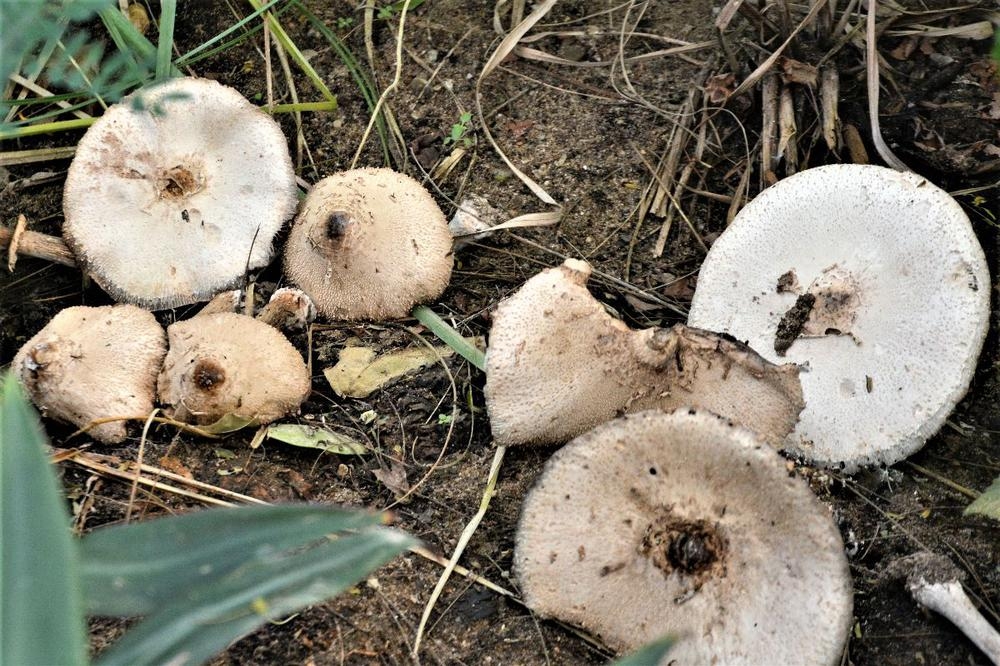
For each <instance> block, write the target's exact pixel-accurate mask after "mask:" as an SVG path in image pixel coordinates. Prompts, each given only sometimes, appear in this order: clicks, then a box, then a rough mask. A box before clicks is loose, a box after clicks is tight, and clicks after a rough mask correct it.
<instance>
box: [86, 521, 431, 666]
mask: <svg viewBox="0 0 1000 666" xmlns="http://www.w3.org/2000/svg"><path fill="white" fill-rule="evenodd" d="M414 543H415V541H414V539H412V538H411V537H409V536H407V535H405V534H403V533H401V532H397V531H394V530H389V529H384V528H372V529H368V530H365V531H362V532H360V533H358V534H351V535H347V536H341V537H338V538H336V539H333V540H331V541H326V542H324V543H323V544H321V545H318V546H316V547H314V548H310V549H308V550H305V551H297V552H295V553H293V554H288V553H282V554H280V555H276V556H274V557H273V558H270V559H268V560H266V561H258V562H254V563H252V564H250V565H248V566H246V567H243V568H240V569H238V570H236V571H234V572H232V573H231V574H230V575H229V576H227V577H226V578H224V579H222V580H219V581H216V582H214V583H211V584H207V585H201V586H197V587H195V588H194V589H192V590H191V591H190V593H189V594H186V595H184V596H183V597H182V598H178V599H177V600H175V601H174V602H171V603H170V604H168V605H166V606H164V607H162V608H161V609H160V610H159V611H157V612H155V613H153V614H152V615H150V616H149V617H147V618H146V620H145V621H143V622H142V623H141V624H139V625H138V626H137V627H135V628H134V629H132V630H130V631H128V632H127V633H126V634H125V636H124V637H123V638H122V639H121V640H120V641H119V642H118V643H116V644H115V645H113V646H112V647H111V648H110V649H109V650H108V651H107V652H106V653H105V654H103V655H101V658H100V659H99V660H98V662H97V664H98V666H137V665H140V664H168V663H169V664H197V663H200V662H202V661H205V660H207V659H208V658H209V657H210V656H212V655H213V654H215V653H216V652H218V651H220V650H222V649H223V648H225V647H226V646H227V645H229V644H230V643H231V642H232V641H233V640H235V639H237V638H240V637H241V636H244V635H246V634H247V633H249V632H251V631H253V630H254V629H255V628H257V627H259V626H261V625H263V624H264V623H266V622H268V621H272V620H278V619H280V618H281V617H283V616H285V615H287V614H289V613H292V612H294V611H296V610H298V609H301V608H304V607H306V606H309V605H311V604H314V603H318V602H320V601H323V600H325V599H329V598H330V597H333V596H335V595H336V594H338V593H340V592H342V591H343V590H345V589H346V588H347V587H348V586H350V585H353V584H354V583H355V582H357V581H358V580H360V579H361V578H363V577H364V576H366V575H367V574H368V573H369V572H371V571H372V570H374V569H376V568H377V567H379V566H381V565H382V564H384V563H385V562H387V561H388V560H389V559H391V558H393V557H395V556H396V555H398V554H399V553H401V552H402V551H403V550H404V549H405V548H407V547H408V546H411V545H413V544H414Z"/></svg>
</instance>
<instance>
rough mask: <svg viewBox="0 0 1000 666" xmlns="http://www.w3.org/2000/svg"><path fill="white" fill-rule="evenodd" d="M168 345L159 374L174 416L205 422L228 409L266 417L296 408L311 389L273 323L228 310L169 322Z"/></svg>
mask: <svg viewBox="0 0 1000 666" xmlns="http://www.w3.org/2000/svg"><path fill="white" fill-rule="evenodd" d="M167 337H168V339H169V342H170V351H169V352H168V353H167V357H166V359H165V360H164V362H163V369H162V371H161V372H160V375H159V378H158V379H157V389H158V392H159V395H160V402H162V403H163V404H165V405H169V407H170V409H169V412H171V413H172V414H173V416H174V417H175V418H177V419H180V420H184V421H188V422H191V423H198V424H207V423H212V422H214V421H217V420H218V419H220V418H222V417H223V416H225V415H227V414H233V415H235V416H240V417H243V418H248V419H255V420H256V421H257V422H258V423H261V424H264V423H270V422H271V421H274V420H276V419H279V418H281V417H283V416H287V415H288V414H292V413H294V412H296V411H297V410H298V408H299V406H300V405H301V404H302V402H303V401H304V400H305V399H306V397H308V395H309V391H310V378H309V371H308V370H307V369H306V365H305V363H303V361H302V357H301V356H300V355H299V352H298V351H297V350H296V349H295V347H293V346H292V344H291V343H290V342H289V341H288V339H287V338H285V336H284V335H282V334H281V333H280V332H278V331H277V330H275V329H274V328H273V327H272V326H268V325H267V324H265V323H262V322H260V321H257V320H256V319H252V318H251V317H247V316H245V315H240V314H235V313H231V312H219V313H216V314H208V315H198V316H196V317H192V318H191V319H188V320H186V321H179V322H177V323H174V324H171V325H170V326H168V327H167Z"/></svg>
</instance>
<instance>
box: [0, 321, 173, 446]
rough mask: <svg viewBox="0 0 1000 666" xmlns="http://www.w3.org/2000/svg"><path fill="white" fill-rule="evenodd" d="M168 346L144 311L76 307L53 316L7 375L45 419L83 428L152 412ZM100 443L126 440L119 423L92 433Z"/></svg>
mask: <svg viewBox="0 0 1000 666" xmlns="http://www.w3.org/2000/svg"><path fill="white" fill-rule="evenodd" d="M166 351H167V349H166V339H165V337H164V334H163V328H162V327H161V326H160V324H159V323H158V322H157V321H156V318H155V317H154V316H153V315H152V314H151V313H150V312H147V311H146V310H142V309H140V308H137V307H135V306H132V305H115V306H110V305H106V306H102V307H85V306H77V307H71V308H66V309H65V310H63V311H61V312H59V313H58V314H57V315H56V316H55V317H53V318H52V320H51V321H50V322H49V323H48V324H46V326H45V327H44V328H43V329H42V330H41V331H39V332H38V333H37V334H36V335H35V336H34V337H32V338H31V339H30V340H28V341H27V342H26V343H25V344H24V346H23V347H22V348H21V350H20V351H19V352H18V353H17V355H16V356H15V357H14V361H13V363H12V364H11V367H12V369H13V371H14V373H15V374H16V375H17V377H18V379H19V380H20V382H21V384H22V385H23V386H24V387H25V389H26V391H27V393H28V395H29V396H31V399H32V401H33V402H34V403H35V404H36V405H37V406H38V408H39V410H40V411H41V412H42V414H43V415H44V416H48V417H50V418H53V419H56V420H58V421H66V422H69V423H72V424H73V425H76V426H78V427H81V428H82V427H85V426H87V425H88V424H90V423H91V422H92V421H95V420H97V419H100V418H104V417H135V416H141V415H144V414H148V413H149V412H150V411H152V409H153V399H154V395H155V387H156V375H157V372H159V370H160V365H161V364H162V361H163V357H164V354H166ZM90 435H91V436H92V437H93V438H94V439H96V440H98V441H101V442H105V443H109V444H117V443H119V442H121V441H123V440H124V439H125V437H126V430H125V423H124V421H114V422H110V423H101V424H99V425H96V426H94V427H93V428H91V429H90Z"/></svg>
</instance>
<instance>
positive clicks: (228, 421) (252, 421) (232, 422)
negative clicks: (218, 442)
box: [199, 414, 258, 435]
mask: <svg viewBox="0 0 1000 666" xmlns="http://www.w3.org/2000/svg"><path fill="white" fill-rule="evenodd" d="M255 425H258V423H257V419H256V418H254V417H252V416H237V415H236V414H225V415H223V416H221V417H220V418H219V420H218V421H216V422H214V423H212V424H209V425H207V426H199V429H200V430H203V431H205V432H207V433H209V434H211V435H224V434H226V433H230V432H236V431H237V430H242V429H243V428H246V427H247V426H255Z"/></svg>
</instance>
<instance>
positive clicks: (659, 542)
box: [639, 509, 729, 589]
mask: <svg viewBox="0 0 1000 666" xmlns="http://www.w3.org/2000/svg"><path fill="white" fill-rule="evenodd" d="M728 548H729V542H728V540H727V539H726V537H725V536H723V535H722V533H721V532H720V531H719V528H718V526H717V525H715V524H713V523H710V522H708V521H707V520H688V519H684V518H679V517H677V516H675V515H673V513H672V512H671V511H670V510H669V509H667V510H665V511H663V512H662V513H660V515H658V516H657V517H656V518H655V519H654V520H653V522H651V523H650V524H649V525H648V526H647V527H646V532H645V534H643V537H642V541H641V542H640V543H639V554H641V555H643V556H644V557H646V558H647V559H649V561H650V562H652V563H653V566H655V567H656V568H658V569H659V570H660V571H662V572H663V574H664V575H665V576H669V575H670V574H672V573H674V572H676V573H677V574H678V575H680V576H684V577H687V578H689V579H690V580H691V582H692V583H693V584H694V587H695V588H696V589H697V588H698V587H701V585H702V584H703V583H704V582H705V581H706V580H708V579H709V578H715V577H720V576H723V575H725V573H726V553H727V551H728Z"/></svg>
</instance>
